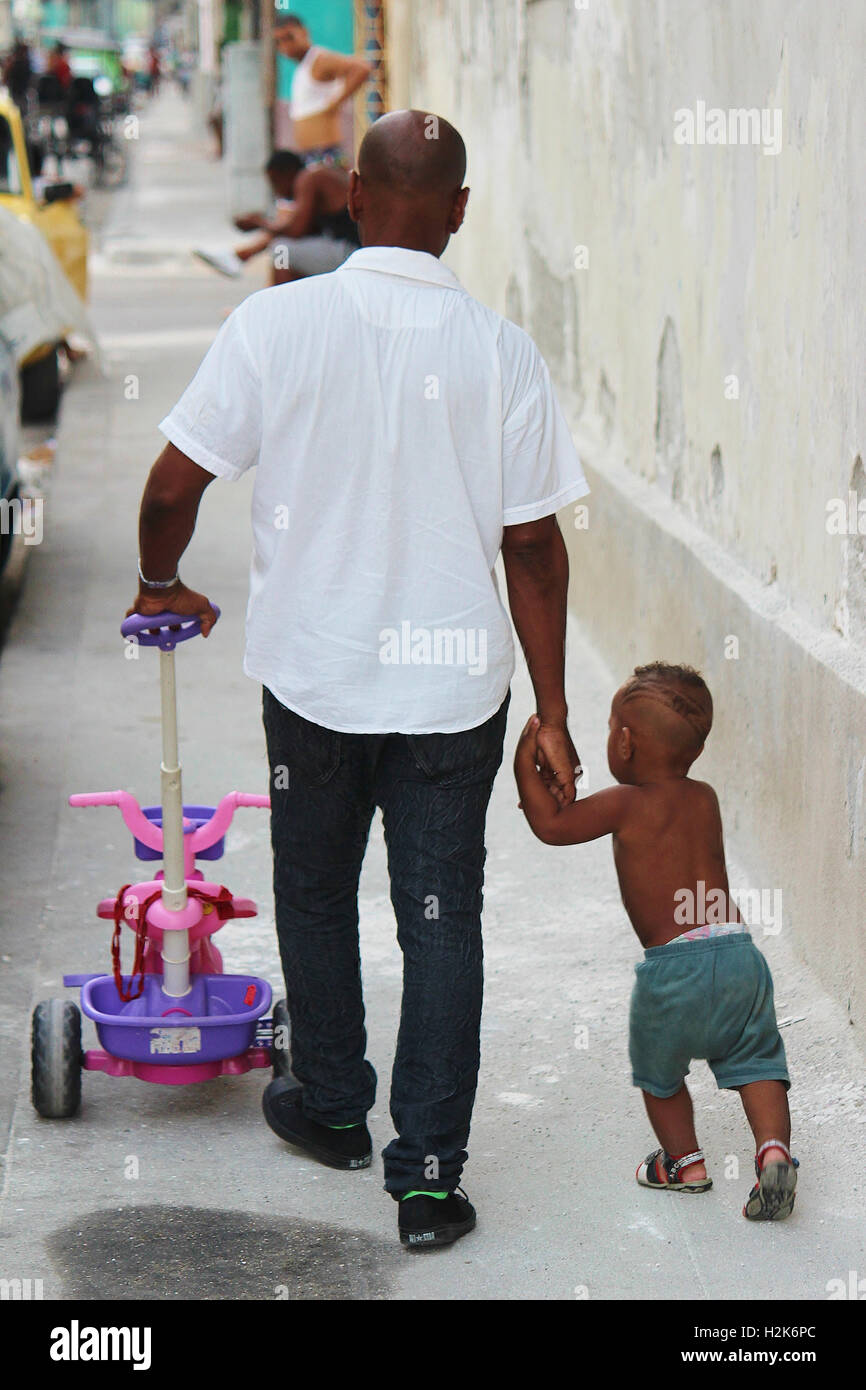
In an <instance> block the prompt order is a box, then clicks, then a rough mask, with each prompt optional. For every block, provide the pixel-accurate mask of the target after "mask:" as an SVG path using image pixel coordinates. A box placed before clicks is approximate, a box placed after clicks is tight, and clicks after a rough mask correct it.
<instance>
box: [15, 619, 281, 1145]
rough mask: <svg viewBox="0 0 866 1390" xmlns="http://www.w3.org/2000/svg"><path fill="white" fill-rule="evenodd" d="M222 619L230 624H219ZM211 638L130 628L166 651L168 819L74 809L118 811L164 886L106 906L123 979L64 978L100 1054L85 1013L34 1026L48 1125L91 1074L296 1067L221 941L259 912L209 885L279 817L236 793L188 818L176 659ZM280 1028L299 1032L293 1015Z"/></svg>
mask: <svg viewBox="0 0 866 1390" xmlns="http://www.w3.org/2000/svg"><path fill="white" fill-rule="evenodd" d="M216 611H217V613H219V610H218V609H217V610H216ZM200 631H201V623H200V622H199V620H198V619H197V618H188V617H180V616H178V615H177V614H174V613H161V614H158V615H157V616H156V617H150V618H147V617H142V616H141V615H138V614H136V615H134V616H133V617H130V618H127V619H126V621H125V622H124V623H123V625H122V626H121V632H122V634H123V636H124V637H126V638H127V639H130V640H135V641H137V642H138V644H139V645H140V646H142V647H152V646H158V647H159V651H160V686H161V696H162V769H161V777H162V805H161V806H145V807H140V806H139V804H138V802H137V801H136V799H135V797H134V796H132V795H130V793H129V792H124V791H115V792H84V793H80V794H78V795H75V796H70V798H69V803H70V805H72V806H117V807H118V808H119V810H120V813H121V815H122V816H123V819H124V821H125V823H126V826H127V828H128V829H129V830H130V831H131V832H132V835H133V837H134V841H135V854H136V858H138V859H141V860H151V861H152V860H160V859H161V860H162V863H163V868H162V870H160V872H158V873H157V874H156V875H155V876H154V877H153V878H149V879H146V880H144V881H143V882H141V883H128V884H126V885H125V886H124V887H123V888H121V889H120V891H119V892H118V893H117V895H116V896H115V897H113V898H104V899H103V900H102V902H100V904H99V906H98V908H97V914H98V916H100V917H104V918H106V919H107V920H109V921H113V922H114V934H113V937H112V943H111V955H112V964H113V970H112V973H111V974H110V975H92V974H83V975H64V977H63V983H64V985H66V986H79V987H80V989H81V1009H82V1010H83V1011H84V1013H85V1014H86V1015H87V1017H88V1018H92V1019H93V1021H94V1023H95V1024H96V1032H97V1035H98V1038H99V1042H100V1043H101V1047H100V1048H93V1049H89V1050H88V1051H87V1052H82V1050H81V1012H80V1011H79V1008H78V1006H77V1005H76V1004H73V1003H72V1002H71V1001H70V1000H66V999H49V1000H46V1001H44V1002H43V1003H41V1004H38V1005H37V1006H36V1009H35V1010H34V1014H33V1053H32V1058H33V1071H32V1082H33V1085H32V1098H33V1104H34V1106H35V1107H36V1109H37V1110H38V1112H39V1114H40V1115H43V1116H45V1117H46V1118H47V1119H63V1118H66V1117H68V1116H70V1115H74V1114H75V1113H76V1111H77V1110H78V1108H79V1106H80V1104H81V1071H82V1068H83V1069H84V1070H85V1071H104V1072H107V1073H108V1075H109V1076H137V1077H138V1078H139V1079H140V1080H142V1081H152V1082H158V1083H160V1084H162V1085H169V1086H182V1085H186V1084H187V1083H188V1082H193V1081H209V1080H211V1078H213V1077H216V1076H226V1075H232V1076H234V1075H238V1074H239V1073H241V1072H245V1071H250V1070H251V1069H253V1068H259V1067H268V1066H270V1065H272V1064H273V1065H274V1066H275V1067H276V1069H278V1070H285V1069H286V1068H287V1066H288V1061H287V1053H286V1050H285V1044H283V1046H282V1048H281V1051H280V1055H279V1056H278V1055H276V1053H275V1052H273V1051H272V1045H273V1042H274V1037H273V1034H274V1025H275V1022H277V1021H278V1020H277V1018H276V1010H275V1018H274V1019H273V1020H272V1019H270V1018H266V1017H265V1015H266V1014H267V1011H268V1009H269V1008H270V1004H271V987H270V985H269V984H268V983H267V981H265V980H260V979H257V978H256V976H254V975H226V974H224V973H223V964H222V957H221V956H220V953H219V951H218V950H217V948H216V946H215V945H214V943H213V940H212V938H213V935H214V933H215V932H217V931H218V930H219V929H220V927H221V926H222V925H223V923H224V922H227V921H229V920H230V919H231V918H234V917H254V916H255V915H256V905H255V903H254V902H252V901H251V900H250V899H249V898H236V897H234V896H233V895H232V893H231V892H230V891H229V889H228V888H225V887H223V886H222V885H221V884H218V883H211V882H209V881H208V880H206V879H205V877H204V875H203V874H202V872H201V871H200V870H199V869H198V868H196V860H197V859H201V860H214V859H219V858H221V856H222V854H223V849H224V844H225V834H226V831H227V830H228V827H229V825H230V824H231V820H232V817H233V815H234V813H235V811H236V809H237V808H238V807H240V806H260V807H265V806H269V805H270V800H269V798H268V797H267V796H253V795H247V794H245V793H243V792H229V794H228V796H224V797H223V798H222V800H221V801H220V803H219V805H218V806H216V807H212V806H184V804H183V795H182V790H181V769H180V766H179V763H178V748H177V704H176V694H175V673H174V648H175V646H176V644H177V643H178V642H185V641H187V640H188V639H189V638H191V637H195V636H196V635H197V634H198V633H199V632H200ZM124 923H126V925H127V926H128V927H130V928H131V929H132V931H133V932H134V934H135V956H134V961H133V966H132V971H131V973H130V974H129V975H124V974H123V973H122V971H121V963H120V946H121V935H122V929H123V924H124ZM277 1008H278V1009H280V1010H282V1011H283V1012H282V1013H281V1014H280V1021H281V1022H282V1023H283V1024H284V1025H285V1026H286V1027H287V1024H288V1017H287V1014H286V1013H285V1003H284V1002H283V1001H280V1004H279V1005H278V1006H277Z"/></svg>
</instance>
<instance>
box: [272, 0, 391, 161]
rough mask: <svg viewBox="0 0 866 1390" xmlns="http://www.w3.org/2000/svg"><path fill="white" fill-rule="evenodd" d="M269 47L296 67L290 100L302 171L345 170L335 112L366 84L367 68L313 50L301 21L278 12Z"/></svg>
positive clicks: (359, 62) (346, 58)
mask: <svg viewBox="0 0 866 1390" xmlns="http://www.w3.org/2000/svg"><path fill="white" fill-rule="evenodd" d="M274 43H275V45H276V47H277V50H278V51H279V52H280V53H282V55H283V56H284V57H285V58H292V59H293V60H294V61H295V62H296V63H297V64H298V66H297V68H296V69H295V74H294V77H293V79H292V98H291V111H292V125H293V127H294V139H293V141H292V143H293V145H294V148H295V149H296V150H298V152H299V153H300V154H303V156H304V160H305V163H306V164H307V167H310V165H312V164H340V165H345V163H346V155H345V151H344V149H343V134H342V123H341V120H340V108H341V107H342V106H343V103H344V102H346V101H348V100H349V98H350V97H351V96H353V95H354V93H355V92H357V90H358V88H359V87H361V86H363V84H364V83H365V82H366V80H367V78H368V77H369V75H370V73H371V72H372V68H371V67H370V64H369V63H365V62H364V61H363V59H361V58H354V57H349V56H347V55H346V54H345V53H332V52H331V50H330V49H327V48H317V47H315V46H314V45H313V44H312V43H311V41H310V33H309V30H308V29H307V27H306V25H305V24H304V21H303V20H302V19H301V18H300V17H299V16H298V15H295V14H281V13H279V12H277V14H276V16H275V19H274Z"/></svg>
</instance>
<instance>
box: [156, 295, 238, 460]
mask: <svg viewBox="0 0 866 1390" xmlns="http://www.w3.org/2000/svg"><path fill="white" fill-rule="evenodd" d="M243 307H244V306H243V305H241V306H240V308H238V309H236V310H235V311H234V313H233V314H231V315H230V316H229V317H228V318H227V319H226V321H225V323H224V324H223V325H222V328H221V329H220V331H219V333H218V334H217V336H216V338H215V339H214V341H213V344H212V346H211V348H210V350H209V351H208V353H207V355H206V357H205V358H204V361H203V362H202V364H201V366H200V367H199V369H198V371H197V372H196V374H195V376H194V377H193V379H192V381H191V382H190V384H189V386H188V387H187V388H186V390H185V391H184V393H183V395H182V396H181V398H180V400H179V401H178V402H177V405H176V406H175V407H174V409H173V410H171V411H170V412H169V413H168V415H166V417H165V419H164V420H163V421H161V423H160V425H159V429H160V430H161V432H162V433H163V434H164V435H165V437H166V439H168V440H169V441H170V442H171V443H172V444H174V445H175V446H176V447H177V448H178V449H180V450H181V452H182V453H184V454H186V455H187V456H188V457H189V458H191V459H192V461H193V463H197V464H198V465H199V466H200V467H201V468H205V469H207V471H208V473H213V474H215V475H216V476H217V477H219V478H228V479H229V480H230V481H235V480H236V479H237V478H240V477H241V476H242V474H244V473H245V472H246V471H247V469H248V468H251V467H252V466H253V464H255V463H257V462H258V457H259V448H260V445H261V436H262V388H261V381H260V379H259V374H258V372H257V371H256V368H255V364H254V362H253V360H252V356H251V354H250V349H249V346H248V343H247V340H246V337H245V335H244V327H243V314H242V310H243Z"/></svg>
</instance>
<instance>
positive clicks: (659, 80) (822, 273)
mask: <svg viewBox="0 0 866 1390" xmlns="http://www.w3.org/2000/svg"><path fill="white" fill-rule="evenodd" d="M389 15H390V17H391V27H390V30H389V36H390V37H389V50H390V62H391V72H392V94H393V97H394V98H396V101H397V102H398V103H404V104H411V105H414V106H420V107H424V108H427V109H430V110H433V111H436V112H438V113H439V114H441V115H443V116H446V117H448V118H449V119H451V120H453V121H454V123H455V124H456V125H458V127H459V128H460V129H461V131H462V132H463V134H464V137H465V138H466V141H467V145H468V148H469V154H470V169H469V183H470V185H471V188H472V195H471V199H470V204H469V212H468V217H467V223H466V226H465V228H464V230H463V231H462V232H461V233H460V235H459V236H458V237H456V238H455V239H454V240H453V242H452V245H451V247H450V248H449V251H448V253H447V258H448V260H449V262H450V264H451V265H452V266H453V268H454V269H455V270H456V272H457V273H458V274H459V275H460V276H461V278H462V280H463V281H464V283H465V284H466V285H467V287H468V288H469V289H471V290H472V292H473V293H475V294H477V295H478V296H479V297H480V298H481V299H484V300H486V301H487V302H488V303H490V304H493V305H494V306H495V307H497V308H498V309H500V310H501V311H502V312H505V313H507V314H508V315H509V316H510V317H512V318H515V319H517V320H518V321H519V322H522V323H523V324H524V326H525V327H526V328H527V329H528V330H529V331H530V332H531V333H532V334H533V336H534V337H535V339H536V341H537V342H538V343H539V346H540V347H541V348H542V350H543V352H544V353H545V355H546V356H547V358H548V360H549V362H550V365H551V368H552V370H553V372H554V374H555V376H556V379H557V382H558V385H559V389H560V393H561V395H562V398H563V400H564V402H565V404H566V406H567V409H568V411H569V413H570V418H571V420H572V423H573V426H574V429H575V434H576V436H577V438H578V440H579V443H580V444H581V447H582V451H583V453H584V457H585V459H586V462H587V467H588V472H589V473H590V478H591V482H592V484H593V495H592V498H591V499H590V501H591V507H590V524H589V529H588V531H576V530H575V529H574V527H573V525H572V524H571V520H572V519H571V517H569V516H566V517H564V518H563V519H562V520H563V529H564V531H565V532H566V533H567V534H568V536H569V545H570V550H571V555H572V570H573V583H572V607H573V610H574V612H575V614H576V615H577V616H578V617H579V618H580V620H581V621H582V622H583V623H584V624H585V625H586V626H587V628H588V629H589V631H590V633H591V634H592V636H593V638H594V640H595V642H596V643H597V645H598V646H599V648H600V649H601V651H602V653H603V654H604V655H605V657H606V658H607V659H608V661H609V663H610V664H611V666H612V668H613V669H614V670H615V671H617V673H622V674H623V675H624V674H625V673H627V671H628V669H629V668H630V666H631V665H633V664H634V663H635V662H636V661H639V660H647V659H650V658H652V657H654V656H665V657H667V658H669V659H679V660H687V661H693V662H695V663H696V664H699V665H700V666H701V668H702V669H703V670H704V672H705V674H706V676H707V679H708V681H709V683H710V685H711V688H712V689H713V693H714V696H715V700H716V708H717V723H716V728H715V729H714V732H713V734H712V738H711V740H710V743H709V745H708V748H707V753H706V754H705V755H704V759H703V760H702V766H703V767H704V775H705V776H707V777H709V778H711V780H713V781H714V782H715V783H716V784H717V785H718V787H719V791H720V794H721V795H722V797H723V804H724V807H725V810H726V818H727V825H728V834H729V837H730V838H732V839H733V840H734V842H735V844H736V847H737V850H738V851H739V854H740V856H741V857H742V858H743V859H744V861H745V862H746V863H747V864H748V866H749V870H750V873H751V875H752V878H751V884H752V886H755V887H763V888H767V889H772V888H781V889H782V891H783V899H784V930H786V931H788V930H790V931H791V932H792V933H793V934H794V936H795V939H796V941H797V943H798V947H799V949H800V950H801V951H802V953H803V954H804V955H805V956H806V957H807V958H808V959H809V960H810V961H811V962H812V963H813V964H814V965H815V966H816V968H817V969H818V970H819V971H820V973H821V975H822V977H823V979H824V981H825V983H826V984H828V985H829V986H830V987H831V988H832V989H833V990H834V992H835V993H836V994H837V995H838V996H839V997H840V998H842V999H844V1000H845V1001H848V1002H849V1007H850V1011H851V1017H852V1022H854V1023H855V1025H856V1026H857V1027H858V1029H859V1030H860V1034H861V1037H863V1038H864V1039H866V912H864V906H863V904H864V896H866V807H864V777H866V535H861V534H859V533H855V534H845V535H838V534H832V533H830V532H828V529H827V518H828V504H829V503H831V500H832V499H835V498H838V499H843V500H844V501H845V502H846V504H847V502H848V498H849V492H851V491H853V493H854V494H855V501H856V500H858V499H863V500H864V505H863V513H864V515H863V519H862V522H861V525H862V526H863V528H864V531H866V477H864V471H863V465H862V462H861V461H860V460H861V458H862V455H863V452H864V441H866V268H864V255H863V241H864V228H866V178H864V174H863V165H864V151H863V144H864V135H866V86H864V83H863V80H862V72H863V55H864V53H866V7H864V6H863V5H862V4H861V3H860V0H833V4H832V5H823V6H819V5H797V6H792V5H790V4H789V3H787V0H761V4H760V5H755V4H754V3H752V0H730V3H728V4H726V5H724V6H722V5H711V6H708V5H706V4H705V3H703V0H657V2H656V3H654V4H651V5H649V4H644V3H641V0H584V3H582V4H575V2H574V0H534V2H533V0H425V3H424V4H423V5H422V4H418V3H408V2H407V0H389ZM699 103H704V104H705V109H706V110H707V111H709V110H710V109H712V108H721V109H722V110H723V111H724V112H725V116H726V117H727V113H728V111H729V110H731V109H744V110H750V109H754V110H756V111H757V112H762V111H763V112H765V113H766V114H765V116H764V120H765V122H766V124H765V126H764V129H763V131H757V130H756V131H755V132H754V134H755V136H756V137H757V139H758V140H760V141H762V142H763V143H766V145H767V146H768V147H770V148H775V147H776V136H777V135H778V137H779V147H778V152H776V153H764V148H763V143H757V144H754V143H751V144H750V143H736V144H734V143H727V144H718V143H715V144H712V143H705V144H692V145H688V144H681V143H678V142H677V140H676V139H675V132H676V131H677V130H678V129H684V128H685V120H684V118H682V117H677V115H676V113H677V112H678V111H680V110H683V109H687V110H689V111H691V112H692V113H694V117H695V120H696V121H697V120H699ZM777 111H778V113H779V115H778V116H776V115H775V113H776V112H777ZM777 121H778V125H776V124H775V123H776V122H777ZM747 128H748V129H750V128H749V127H748V126H747V123H744V124H743V126H742V127H740V128H739V129H740V132H741V133H744V132H745V131H746V130H747ZM713 133H715V131H714V132H713ZM580 248H584V249H583V250H581V249H580ZM731 639H735V640H733V641H732V640H731ZM573 704H574V705H575V706H576V708H577V709H578V710H579V705H580V701H579V692H575V698H574V699H573Z"/></svg>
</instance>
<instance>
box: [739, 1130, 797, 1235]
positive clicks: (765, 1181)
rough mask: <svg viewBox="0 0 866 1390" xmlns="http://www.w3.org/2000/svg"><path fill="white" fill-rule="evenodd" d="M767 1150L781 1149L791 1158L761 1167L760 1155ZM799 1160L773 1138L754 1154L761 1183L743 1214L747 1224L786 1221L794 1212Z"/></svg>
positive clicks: (751, 1195)
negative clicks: (750, 1222)
mask: <svg viewBox="0 0 866 1390" xmlns="http://www.w3.org/2000/svg"><path fill="white" fill-rule="evenodd" d="M765 1149H781V1150H782V1152H783V1153H786V1154H787V1155H788V1161H787V1162H786V1163H778V1162H777V1163H765V1164H763V1165H762V1164H761V1154H762V1153H763V1152H764V1150H765ZM798 1167H799V1164H798V1162H797V1160H796V1158H793V1157H792V1156H791V1151H790V1149H789V1148H788V1146H787V1144H783V1143H782V1141H781V1139H770V1140H768V1142H767V1143H766V1144H762V1145H761V1147H760V1148H759V1149H758V1152H757V1153H756V1154H755V1174H756V1176H757V1179H758V1181H757V1182H756V1183H755V1186H754V1187H753V1188H752V1190H751V1192H750V1193H749V1196H748V1199H747V1201H746V1205H745V1206H744V1207H743V1215H744V1216H745V1218H746V1220H747V1221H784V1220H785V1217H786V1216H790V1215H791V1212H792V1211H793V1210H794V1197H795V1195H796V1194H795V1189H796V1186H797V1168H798Z"/></svg>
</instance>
